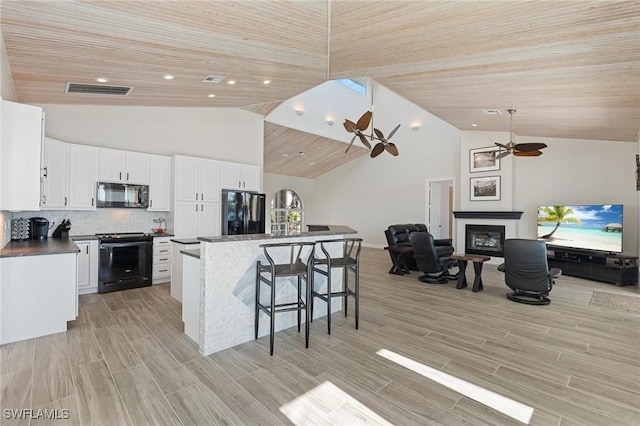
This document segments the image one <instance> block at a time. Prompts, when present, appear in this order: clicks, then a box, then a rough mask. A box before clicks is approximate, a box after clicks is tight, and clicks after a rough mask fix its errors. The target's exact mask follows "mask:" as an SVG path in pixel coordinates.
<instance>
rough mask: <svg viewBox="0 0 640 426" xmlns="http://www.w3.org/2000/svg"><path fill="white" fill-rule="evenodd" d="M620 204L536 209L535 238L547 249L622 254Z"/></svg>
mask: <svg viewBox="0 0 640 426" xmlns="http://www.w3.org/2000/svg"><path fill="white" fill-rule="evenodd" d="M622 210H623V206H622V204H585V205H565V206H539V207H538V238H539V239H542V240H544V241H546V243H547V245H548V246H557V247H569V248H575V249H583V250H595V251H603V252H611V253H620V252H622Z"/></svg>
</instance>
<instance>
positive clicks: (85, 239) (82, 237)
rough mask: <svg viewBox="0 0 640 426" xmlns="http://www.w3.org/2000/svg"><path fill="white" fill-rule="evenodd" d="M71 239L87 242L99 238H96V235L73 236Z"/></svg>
mask: <svg viewBox="0 0 640 426" xmlns="http://www.w3.org/2000/svg"><path fill="white" fill-rule="evenodd" d="M69 238H71V239H72V240H73V241H87V240H97V239H98V237H96V235H95V234H93V235H71V236H70V237H69Z"/></svg>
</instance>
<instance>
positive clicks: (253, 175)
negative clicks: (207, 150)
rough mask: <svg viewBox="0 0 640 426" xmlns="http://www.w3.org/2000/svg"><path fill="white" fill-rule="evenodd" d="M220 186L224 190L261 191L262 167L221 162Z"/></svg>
mask: <svg viewBox="0 0 640 426" xmlns="http://www.w3.org/2000/svg"><path fill="white" fill-rule="evenodd" d="M220 184H221V187H222V188H223V189H241V190H246V191H260V190H261V188H262V179H261V174H260V167H259V166H254V165H251V164H239V163H229V162H222V161H221V162H220Z"/></svg>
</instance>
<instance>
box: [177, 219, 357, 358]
mask: <svg viewBox="0 0 640 426" xmlns="http://www.w3.org/2000/svg"><path fill="white" fill-rule="evenodd" d="M328 228H329V229H328V230H322V231H312V232H299V233H295V234H284V233H283V234H244V235H224V236H213V237H200V238H198V239H199V240H200V242H201V244H200V252H199V262H198V263H196V265H199V268H200V274H199V276H200V278H199V282H197V281H196V280H189V281H188V282H187V281H185V282H184V283H183V294H193V291H194V288H193V286H197V287H199V289H195V290H196V292H197V293H198V294H199V298H193V297H187V298H186V299H187V300H185V301H184V302H187V303H184V302H183V306H182V309H183V319H185V320H187V319H188V318H193V320H192V321H195V319H196V318H197V321H198V324H195V330H197V333H195V335H197V336H198V338H197V343H198V350H199V351H200V352H201V353H202V354H203V355H209V354H212V353H214V352H218V351H221V350H223V349H226V348H229V347H232V346H235V345H238V344H240V343H244V342H247V341H249V340H252V339H253V338H254V309H255V282H256V262H257V261H258V260H261V261H263V262H266V259H265V257H264V254H263V250H262V249H261V248H260V247H259V246H260V245H261V244H277V243H285V242H315V241H319V240H328V239H336V238H347V237H354V236H355V235H353V234H356V231H355V230H353V229H351V228H349V227H347V226H329V227H328ZM318 251H320V250H319V249H318ZM318 251H317V252H316V256H320V257H322V252H320V253H318ZM329 251H330V253H331V255H332V256H340V255H341V254H342V245H341V244H340V243H332V244H331V245H330V246H329ZM185 254H186V253H185ZM188 254H189V255H188V256H187V257H189V258H190V259H189V260H190V261H192V260H193V259H197V258H196V257H195V254H196V253H193V252H192V253H188ZM287 255H288V254H287ZM275 261H276V262H282V261H283V260H279V259H277V258H276V259H275ZM192 265H193V263H192ZM185 267H187V265H186V264H185ZM194 276H197V274H194ZM331 277H332V280H333V282H334V283H341V282H342V270H341V269H335V270H333V271H332V275H331ZM314 282H315V287H316V289H322V288H323V286H326V277H324V276H323V275H321V274H315V276H314ZM198 290H199V292H198ZM295 292H296V285H295V284H294V282H293V281H290V284H287V283H286V281H284V280H283V281H278V299H279V300H280V299H291V298H294V299H295ZM262 296H265V297H267V296H268V292H266V291H265V292H262ZM196 299H197V302H195V303H197V305H198V306H193V303H189V302H188V301H190V300H196ZM332 302H333V303H332V304H331V309H332V312H336V311H340V310H341V309H342V299H338V298H336V299H335V300H334V301H332ZM264 303H267V302H266V300H265V301H264ZM185 310H187V312H193V310H197V313H198V315H197V316H191V315H186V316H185V315H184V312H185ZM326 311H327V309H326V304H325V303H323V302H321V301H317V303H316V304H315V307H314V318H318V317H321V316H324V315H326V314H327V312H326ZM260 315H264V314H263V313H260ZM264 318H265V319H266V318H267V317H266V316H265V317H264ZM187 322H189V321H185V330H187V329H188V330H194V324H191V323H189V324H188V323H187ZM294 325H297V314H296V313H295V312H287V313H280V314H278V315H277V317H276V331H279V330H284V329H286V328H289V327H292V326H294ZM267 334H269V321H267V320H262V321H260V329H259V332H258V335H259V336H264V335H267ZM192 336H194V334H192ZM194 340H196V339H194ZM310 342H311V343H310V345H313V334H312V335H311V337H310Z"/></svg>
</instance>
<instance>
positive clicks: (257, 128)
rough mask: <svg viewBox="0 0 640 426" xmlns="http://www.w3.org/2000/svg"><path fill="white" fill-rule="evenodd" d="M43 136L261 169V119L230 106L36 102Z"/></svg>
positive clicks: (262, 133)
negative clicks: (43, 125)
mask: <svg viewBox="0 0 640 426" xmlns="http://www.w3.org/2000/svg"><path fill="white" fill-rule="evenodd" d="M42 107H43V109H44V111H45V114H46V130H45V131H46V135H47V136H49V137H52V138H55V139H59V140H62V141H65V142H72V143H80V144H86V145H94V146H101V147H108V148H117V149H126V150H130V151H140V152H149V153H153V154H164V155H174V154H182V155H191V156H195V157H204V158H213V159H218V160H225V161H234V162H237V163H245V164H255V165H260V167H262V162H263V160H262V159H263V146H264V143H263V141H264V136H263V135H264V121H263V118H262V116H261V115H259V114H255V113H252V112H248V111H244V110H240V109H235V108H171V107H122V106H96V105H52V104H46V105H42Z"/></svg>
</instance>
